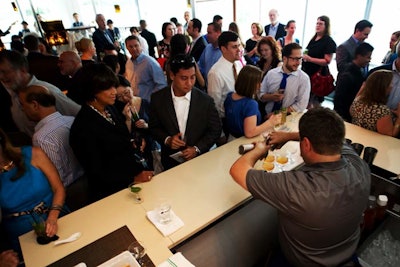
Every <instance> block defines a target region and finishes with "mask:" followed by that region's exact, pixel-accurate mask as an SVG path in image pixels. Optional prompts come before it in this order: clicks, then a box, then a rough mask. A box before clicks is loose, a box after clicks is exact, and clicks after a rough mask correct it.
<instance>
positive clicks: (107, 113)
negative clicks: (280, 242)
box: [89, 105, 115, 125]
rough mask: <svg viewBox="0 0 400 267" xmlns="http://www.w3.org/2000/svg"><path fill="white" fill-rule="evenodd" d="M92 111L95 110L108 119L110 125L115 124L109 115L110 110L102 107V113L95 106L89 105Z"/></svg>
mask: <svg viewBox="0 0 400 267" xmlns="http://www.w3.org/2000/svg"><path fill="white" fill-rule="evenodd" d="M89 106H90V107H91V108H92V109H93V110H94V111H96V112H97V113H98V114H100V116H102V117H103V118H104V119H106V121H108V122H109V123H111V124H112V125H115V122H114V120H113V119H112V117H111V114H110V112H108V111H107V110H106V109H104V113H102V112H100V111H98V110H97V108H95V107H93V106H92V105H89Z"/></svg>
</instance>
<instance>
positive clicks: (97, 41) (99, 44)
mask: <svg viewBox="0 0 400 267" xmlns="http://www.w3.org/2000/svg"><path fill="white" fill-rule="evenodd" d="M104 34H107V35H108V37H110V40H111V42H110V41H109V40H108V39H107V38H106V36H105V35H104ZM92 39H93V43H94V45H95V46H96V51H97V59H98V60H100V59H101V57H100V53H101V52H104V48H105V47H106V45H108V44H112V45H113V44H114V43H113V42H114V38H113V37H112V36H111V35H110V33H109V31H107V30H105V32H103V31H101V30H99V29H96V30H95V31H94V33H93V37H92Z"/></svg>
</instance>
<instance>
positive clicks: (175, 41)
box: [169, 34, 188, 57]
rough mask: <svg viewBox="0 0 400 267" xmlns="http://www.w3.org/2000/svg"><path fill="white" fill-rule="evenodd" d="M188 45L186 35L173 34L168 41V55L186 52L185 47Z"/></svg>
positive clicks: (172, 55)
mask: <svg viewBox="0 0 400 267" xmlns="http://www.w3.org/2000/svg"><path fill="white" fill-rule="evenodd" d="M187 46H188V42H187V39H186V36H185V35H183V34H175V35H174V36H172V38H171V41H170V51H169V53H170V57H174V56H175V55H178V54H184V53H185V52H186V48H187Z"/></svg>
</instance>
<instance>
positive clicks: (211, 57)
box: [198, 22, 222, 81]
mask: <svg viewBox="0 0 400 267" xmlns="http://www.w3.org/2000/svg"><path fill="white" fill-rule="evenodd" d="M220 35H221V25H219V24H218V23H216V22H211V23H208V25H207V39H208V44H207V45H206V47H205V48H204V50H203V53H202V54H201V56H200V59H199V62H198V63H199V69H200V72H201V74H202V75H203V77H204V79H205V80H206V81H207V75H208V72H209V71H210V69H211V67H212V66H213V65H214V64H215V62H217V61H218V59H219V58H220V57H221V55H222V53H221V50H220V49H219V46H218V37H219V36H220ZM203 38H204V36H203Z"/></svg>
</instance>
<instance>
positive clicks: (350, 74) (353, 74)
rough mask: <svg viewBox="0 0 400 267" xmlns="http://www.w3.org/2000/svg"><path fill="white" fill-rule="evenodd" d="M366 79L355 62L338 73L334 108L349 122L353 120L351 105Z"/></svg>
mask: <svg viewBox="0 0 400 267" xmlns="http://www.w3.org/2000/svg"><path fill="white" fill-rule="evenodd" d="M364 80H365V78H364V76H363V75H362V72H361V68H360V67H359V66H357V65H356V64H354V63H351V64H350V65H348V66H347V68H346V69H345V71H343V72H342V73H340V74H339V75H338V78H337V81H336V89H335V97H334V99H333V103H334V109H335V111H336V112H337V113H338V114H339V115H340V116H341V117H342V118H343V119H344V120H345V121H347V122H351V115H350V106H351V104H352V103H353V100H354V98H355V97H356V95H357V93H358V91H359V90H360V88H361V85H362V84H363V82H364Z"/></svg>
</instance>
